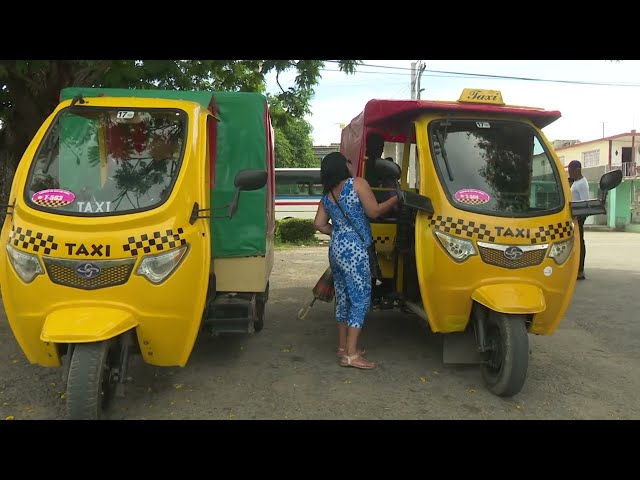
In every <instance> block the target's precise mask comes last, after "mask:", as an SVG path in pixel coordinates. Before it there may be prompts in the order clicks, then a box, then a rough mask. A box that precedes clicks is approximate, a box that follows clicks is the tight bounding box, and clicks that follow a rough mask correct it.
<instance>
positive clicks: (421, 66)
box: [416, 60, 427, 100]
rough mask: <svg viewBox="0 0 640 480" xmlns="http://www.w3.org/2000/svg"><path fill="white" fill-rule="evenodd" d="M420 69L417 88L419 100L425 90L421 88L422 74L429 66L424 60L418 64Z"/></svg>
mask: <svg viewBox="0 0 640 480" xmlns="http://www.w3.org/2000/svg"><path fill="white" fill-rule="evenodd" d="M418 63H419V65H420V67H418V82H417V83H418V87H417V88H416V90H417V95H416V97H417V98H418V100H420V93H421V92H423V91H424V88H420V79H421V78H422V72H424V69H425V68H427V65H426V64H424V63H422V60H420V62H418Z"/></svg>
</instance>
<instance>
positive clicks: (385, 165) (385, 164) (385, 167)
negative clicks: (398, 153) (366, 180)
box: [375, 158, 402, 180]
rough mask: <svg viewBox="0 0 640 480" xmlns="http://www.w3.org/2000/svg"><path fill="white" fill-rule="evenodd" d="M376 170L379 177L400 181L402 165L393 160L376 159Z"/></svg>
mask: <svg viewBox="0 0 640 480" xmlns="http://www.w3.org/2000/svg"><path fill="white" fill-rule="evenodd" d="M375 170H376V175H378V177H380V178H390V179H393V180H399V179H400V175H401V173H402V171H401V169H400V165H398V164H397V163H395V162H394V161H393V160H386V159H385V160H383V159H382V158H377V159H376V164H375Z"/></svg>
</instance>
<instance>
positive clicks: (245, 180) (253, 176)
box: [233, 170, 268, 190]
mask: <svg viewBox="0 0 640 480" xmlns="http://www.w3.org/2000/svg"><path fill="white" fill-rule="evenodd" d="M267 177H268V174H267V171H266V170H240V171H239V172H238V173H237V174H236V178H235V179H234V181H233V183H234V185H235V186H236V188H237V189H239V190H258V189H260V188H262V187H264V186H265V185H266V184H267Z"/></svg>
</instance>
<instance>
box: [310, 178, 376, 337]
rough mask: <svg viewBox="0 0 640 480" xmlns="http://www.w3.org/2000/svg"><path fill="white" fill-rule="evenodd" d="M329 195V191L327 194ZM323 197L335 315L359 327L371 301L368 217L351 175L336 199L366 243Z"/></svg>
mask: <svg viewBox="0 0 640 480" xmlns="http://www.w3.org/2000/svg"><path fill="white" fill-rule="evenodd" d="M328 196H329V197H331V194H330V193H329V194H328ZM328 196H327V195H325V196H323V197H322V205H323V206H324V209H325V211H326V212H327V214H328V215H329V218H331V224H332V225H333V232H332V234H331V243H330V244H329V265H330V266H331V271H332V272H333V279H334V283H335V289H336V319H337V320H338V322H346V323H347V325H348V326H349V327H356V328H362V327H363V325H364V317H365V316H366V315H367V313H368V311H369V304H370V302H371V271H370V270H369V255H368V253H367V247H368V246H369V245H370V244H371V242H372V241H373V239H372V236H371V225H370V224H369V218H368V217H367V215H366V213H365V212H364V208H363V206H362V203H360V198H359V197H358V194H357V193H356V191H355V189H354V188H353V178H349V179H348V180H347V181H346V182H345V183H344V185H343V187H342V191H341V192H340V196H339V197H338V201H339V202H340V206H341V207H342V210H343V211H344V213H345V214H346V215H348V216H349V218H350V219H351V222H352V223H353V224H354V225H355V226H356V228H357V229H358V232H359V233H360V235H361V236H362V238H364V239H365V240H366V241H367V242H368V244H367V245H365V244H364V243H363V242H362V240H361V238H360V237H359V236H358V234H357V233H356V232H355V231H354V230H353V227H352V226H351V223H349V221H348V220H347V219H346V218H345V217H344V215H343V214H342V212H341V211H340V209H339V208H338V206H337V205H336V204H335V203H333V201H332V200H333V197H331V200H329V198H328Z"/></svg>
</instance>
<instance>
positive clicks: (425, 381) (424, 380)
mask: <svg viewBox="0 0 640 480" xmlns="http://www.w3.org/2000/svg"><path fill="white" fill-rule="evenodd" d="M420 381H421V382H422V383H427V382H428V381H429V380H428V379H427V377H420Z"/></svg>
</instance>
